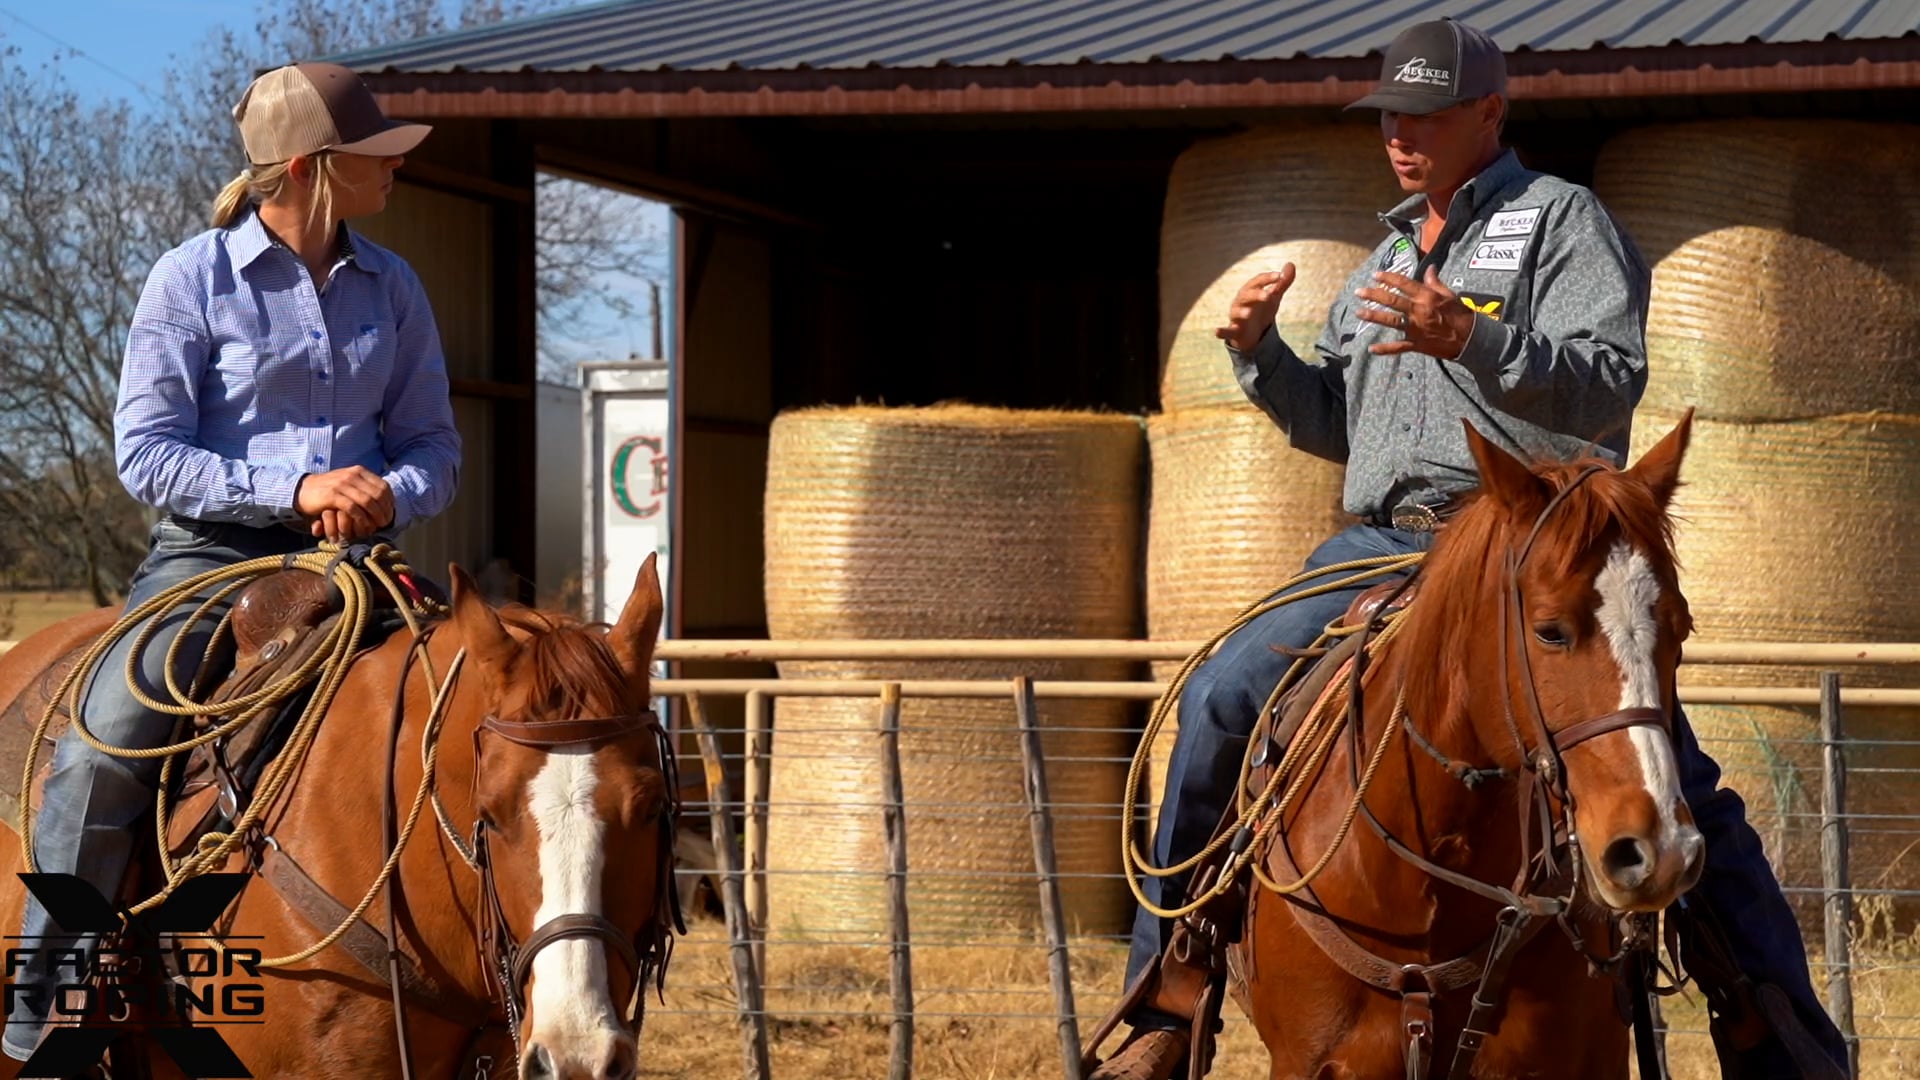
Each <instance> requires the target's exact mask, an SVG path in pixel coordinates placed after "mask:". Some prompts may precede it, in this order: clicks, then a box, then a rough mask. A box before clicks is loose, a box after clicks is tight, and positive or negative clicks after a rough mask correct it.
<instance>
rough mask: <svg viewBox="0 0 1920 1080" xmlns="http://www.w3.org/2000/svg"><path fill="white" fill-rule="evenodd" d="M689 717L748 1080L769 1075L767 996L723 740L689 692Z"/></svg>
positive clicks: (765, 1079) (764, 1079)
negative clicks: (703, 784) (732, 818)
mask: <svg viewBox="0 0 1920 1080" xmlns="http://www.w3.org/2000/svg"><path fill="white" fill-rule="evenodd" d="M687 717H688V718H689V719H690V720H692V721H693V729H694V733H695V734H696V736H697V737H698V741H699V743H700V760H701V763H702V764H704V765H705V766H706V772H707V806H708V809H709V812H710V815H711V817H712V821H713V851H714V855H715V857H716V858H718V859H719V860H720V875H721V876H720V882H721V884H720V899H721V905H722V907H724V908H725V910H726V913H727V939H728V940H729V941H730V942H732V945H733V948H732V956H733V989H734V995H735V996H736V997H737V998H738V999H739V1002H740V1040H741V1043H742V1048H743V1051H744V1053H745V1057H746V1070H745V1075H746V1080H771V1077H772V1070H771V1067H770V1066H769V1065H768V1062H767V998H766V994H765V993H764V992H763V991H762V989H761V984H760V976H759V973H758V972H757V971H755V970H754V966H753V931H752V929H751V928H749V927H748V925H747V898H746V893H745V888H744V883H743V882H742V881H741V877H742V875H741V873H740V841H739V839H738V838H737V837H735V836H734V835H733V827H732V826H731V825H730V824H729V823H728V821H727V807H728V806H730V805H732V802H733V800H732V798H731V797H730V792H729V791H728V788H727V773H726V766H725V762H724V761H723V760H722V758H721V756H720V740H719V739H717V738H715V737H714V733H713V728H712V726H711V725H709V724H708V723H707V710H706V706H705V704H704V703H703V702H702V701H701V700H700V695H699V694H688V695H687Z"/></svg>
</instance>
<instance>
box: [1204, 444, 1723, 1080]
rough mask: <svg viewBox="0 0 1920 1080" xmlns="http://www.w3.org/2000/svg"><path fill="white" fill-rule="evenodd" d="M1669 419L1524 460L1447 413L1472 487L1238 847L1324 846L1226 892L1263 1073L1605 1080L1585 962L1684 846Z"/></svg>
mask: <svg viewBox="0 0 1920 1080" xmlns="http://www.w3.org/2000/svg"><path fill="white" fill-rule="evenodd" d="M1690 425H1691V414H1689V415H1688V416H1687V417H1686V418H1683V419H1682V420H1681V422H1680V424H1679V426H1677V427H1676V428H1675V429H1674V430H1673V431H1672V432H1670V433H1669V434H1668V435H1667V436H1666V437H1665V438H1664V439H1663V440H1662V441H1661V442H1660V443H1659V444H1658V445H1657V446H1655V447H1653V448H1652V449H1651V450H1649V451H1648V452H1647V453H1646V454H1645V455H1644V456H1643V457H1642V458H1641V459H1640V460H1639V461H1638V462H1637V463H1636V464H1634V465H1633V466H1632V467H1631V468H1629V469H1625V470H1621V469H1616V468H1614V467H1612V466H1610V465H1606V464H1602V463H1599V462H1597V461H1585V462H1577V463H1573V464H1565V463H1552V464H1538V465H1534V466H1528V465H1525V464H1523V463H1522V462H1520V461H1519V460H1517V459H1515V458H1513V457H1511V456H1509V455H1508V454H1507V453H1506V452H1504V451H1502V450H1501V449H1499V448H1497V447H1495V446H1494V445H1493V444H1492V443H1490V442H1488V441H1487V440H1485V439H1484V438H1482V437H1481V436H1480V435H1479V434H1478V433H1477V432H1476V431H1474V430H1473V428H1472V426H1471V425H1467V429H1466V435H1467V439H1468V441H1469V443H1470V445H1471V448H1472V452H1473V455H1474V458H1475V460H1476V461H1477V462H1478V464H1479V467H1480V476H1481V486H1480V488H1479V490H1478V492H1477V493H1476V494H1475V495H1474V496H1473V497H1471V498H1470V499H1469V501H1468V503H1467V504H1466V505H1465V506H1464V507H1462V508H1461V509H1460V511H1459V512H1458V513H1457V514H1456V515H1455V516H1454V517H1453V518H1452V519H1451V521H1450V522H1449V523H1448V524H1447V526H1446V527H1445V528H1444V529H1443V530H1441V532H1440V534H1439V535H1438V536H1437V537H1436V539H1435V543H1434V546H1433V549H1432V551H1431V552H1430V553H1429V554H1428V556H1427V558H1426V560H1425V562H1424V564H1423V565H1422V567H1421V568H1420V570H1419V572H1418V574H1417V589H1418V595H1417V597H1416V598H1414V599H1413V600H1411V602H1410V603H1408V605H1407V606H1406V608H1405V611H1404V613H1403V614H1402V615H1401V616H1400V618H1401V619H1403V620H1404V625H1402V626H1398V627H1396V628H1395V639H1394V640H1393V641H1392V642H1391V643H1383V646H1384V647H1382V648H1381V649H1380V650H1379V651H1378V653H1377V654H1376V655H1375V657H1374V658H1373V659H1372V660H1371V662H1370V663H1369V664H1368V666H1367V670H1366V674H1365V676H1364V679H1363V681H1362V683H1361V687H1362V690H1363V693H1362V694H1361V695H1360V697H1359V700H1358V701H1357V702H1354V701H1347V702H1345V704H1344V707H1346V708H1348V709H1349V710H1350V711H1349V716H1350V717H1351V718H1352V719H1351V722H1350V724H1349V729H1350V730H1349V731H1348V732H1347V733H1346V735H1345V737H1343V738H1341V739H1340V740H1339V742H1338V744H1337V745H1336V746H1335V747H1333V748H1332V749H1331V750H1330V752H1329V756H1328V757H1327V758H1326V759H1324V761H1323V762H1322V763H1321V765H1320V766H1319V767H1318V770H1317V772H1315V773H1313V774H1312V787H1311V788H1310V789H1309V790H1308V791H1306V792H1305V793H1304V794H1303V796H1302V797H1301V798H1300V799H1298V800H1297V801H1296V802H1295V803H1294V804H1293V805H1292V806H1291V807H1289V809H1288V812H1287V814H1286V815H1285V816H1284V818H1283V820H1282V827H1281V829H1280V830H1278V831H1277V832H1275V833H1274V834H1273V836H1272V838H1271V842H1270V843H1269V844H1268V846H1267V848H1266V849H1265V850H1264V851H1261V852H1257V855H1258V858H1259V859H1260V860H1261V862H1260V865H1261V867H1262V869H1263V870H1264V872H1265V874H1266V875H1267V877H1268V878H1269V880H1270V882H1271V883H1272V884H1275V885H1284V884H1285V883H1290V882H1294V881H1297V880H1298V878H1299V877H1300V870H1299V869H1298V868H1300V867H1309V866H1313V865H1314V864H1315V863H1317V862H1318V861H1319V859H1320V857H1321V855H1322V853H1324V852H1325V851H1326V850H1327V849H1328V848H1329V846H1331V845H1336V844H1338V846H1337V849H1336V850H1335V852H1334V854H1333V857H1332V859H1331V861H1329V862H1328V863H1327V864H1326V866H1325V868H1324V870H1323V872H1321V873H1320V874H1319V876H1318V877H1316V878H1314V879H1313V881H1312V882H1311V885H1310V886H1309V887H1308V888H1306V889H1304V890H1301V891H1299V892H1296V893H1293V894H1291V895H1283V894H1281V893H1278V892H1275V891H1271V890H1270V889H1269V888H1266V887H1263V886H1262V885H1261V884H1260V883H1258V882H1254V883H1250V884H1249V886H1248V887H1249V890H1250V894H1249V895H1250V907H1249V910H1248V912H1247V921H1246V923H1245V934H1244V936H1243V938H1242V940H1241V941H1240V942H1239V943H1238V945H1236V946H1235V947H1234V948H1233V951H1232V956H1231V962H1232V964H1233V965H1234V967H1235V968H1236V969H1237V973H1238V975H1239V977H1240V981H1241V983H1242V987H1241V988H1240V992H1241V993H1243V994H1244V997H1242V998H1241V1004H1242V1005H1243V1007H1245V1008H1246V1010H1247V1012H1248V1013H1249V1015H1250V1016H1251V1018H1252V1020H1253V1022H1254V1025H1255V1027H1256V1028H1257V1030H1258V1031H1259V1033H1260V1036H1261V1038H1262V1039H1263V1040H1264V1041H1265V1043H1266V1045H1267V1048H1268V1050H1269V1051H1270V1053H1271V1055H1272V1060H1273V1071H1272V1075H1273V1076H1274V1077H1276V1078H1277V1077H1326V1078H1335V1077H1339V1078H1347V1077H1402V1076H1409V1075H1429V1074H1431V1075H1435V1076H1449V1075H1450V1076H1454V1077H1464V1076H1466V1075H1472V1076H1475V1077H1479V1078H1481V1080H1491V1078H1502V1077H1545V1076H1552V1077H1567V1078H1579V1077H1621V1076H1624V1075H1625V1074H1626V1072H1627V1066H1628V1027H1627V1026H1626V1024H1625V1023H1624V1020H1625V1017H1623V1015H1622V1013H1621V1010H1620V1008H1619V1007H1618V1006H1617V1004H1616V987H1615V984H1614V982H1613V981H1612V980H1610V979H1602V978H1594V977H1590V976H1591V975H1593V974H1595V973H1596V972H1601V973H1605V972H1613V971H1615V969H1616V968H1617V967H1618V965H1619V961H1620V959H1621V957H1622V956H1623V954H1624V947H1623V946H1624V943H1625V938H1626V935H1628V934H1629V933H1631V932H1633V931H1638V932H1639V933H1641V934H1642V935H1647V936H1650V931H1648V929H1647V927H1646V925H1645V924H1646V922H1647V919H1648V917H1647V916H1646V915H1644V914H1642V915H1638V916H1628V915H1627V914H1626V913H1655V912H1659V911H1661V910H1663V909H1665V908H1666V907H1667V906H1668V905H1669V904H1671V903H1672V902H1673V901H1674V900H1675V899H1676V898H1677V897H1678V896H1679V895H1680V894H1681V893H1683V892H1685V891H1686V890H1687V889H1689V888H1691V887H1692V886H1693V884H1694V882H1695V881H1696V880H1697V879H1698V877H1699V874H1700V871H1701V868H1702V862H1703V848H1704V845H1703V843H1702V840H1701V836H1700V833H1699V831H1698V830H1697V829H1696V828H1695V827H1694V824H1693V819H1692V816H1691V814H1690V813H1689V811H1688V809H1687V806H1686V804H1685V802H1684V801H1683V799H1682V797H1681V793H1680V789H1679V785H1678V782H1677V769H1676V766H1675V757H1674V749H1673V743H1672V740H1671V717H1672V715H1673V711H1674V708H1675V698H1674V671H1675V668H1676V666H1677V665H1678V664H1679V660H1680V647H1681V642H1682V641H1683V640H1684V639H1685V638H1686V636H1687V634H1688V632H1689V629H1690V617H1689V615H1688V611H1687V605H1686V600H1685V599H1684V598H1683V597H1682V596H1681V593H1680V590H1679V587H1678V583H1677V579H1676V570H1675V560H1674V553H1673V544H1672V525H1671V523H1670V520H1669V518H1668V516H1667V508H1668V504H1669V500H1670V499H1671V497H1672V495H1673V492H1674V489H1675V487H1676V485H1677V483H1678V478H1679V471H1680V463H1681V459H1682V457H1683V456H1684V454H1685V451H1686V445H1687V438H1688V432H1689V430H1690ZM1337 698H1338V695H1336V700H1337ZM1336 707H1340V706H1336ZM1376 757H1377V759H1378V760H1377V764H1376V765H1375V767H1374V768H1373V770H1372V771H1371V772H1369V771H1368V765H1369V762H1370V761H1373V760H1374V759H1375V758H1376ZM1369 777H1370V779H1368V778H1369ZM1256 779H1258V773H1257V772H1256ZM1463 781H1464V782H1463ZM1256 787H1257V784H1256ZM1356 792H1359V793H1360V795H1359V797H1358V798H1357V799H1356ZM1356 807H1357V809H1358V811H1359V813H1358V815H1355V814H1354V813H1352V812H1350V810H1351V809H1353V808H1356ZM1516 808H1517V813H1516ZM1343 820H1344V821H1347V822H1349V823H1350V835H1347V836H1346V839H1345V840H1344V843H1340V842H1338V841H1336V839H1335V838H1336V834H1338V833H1341V832H1342V831H1343V830H1342V822H1343ZM1542 930H1548V931H1549V932H1546V933H1542V932H1540V931H1542ZM1569 939H1571V941H1570V940H1569ZM1645 940H1646V938H1645V936H1643V937H1642V939H1641V943H1643V944H1644V942H1645ZM1636 962H1637V960H1636ZM1476 997H1479V998H1480V999H1482V1000H1483V1001H1484V1005H1481V1006H1478V1007H1476V1005H1475V999H1476ZM1643 1000H1644V998H1643ZM1463 1033H1466V1035H1467V1037H1466V1038H1464V1039H1463V1038H1462V1035H1463Z"/></svg>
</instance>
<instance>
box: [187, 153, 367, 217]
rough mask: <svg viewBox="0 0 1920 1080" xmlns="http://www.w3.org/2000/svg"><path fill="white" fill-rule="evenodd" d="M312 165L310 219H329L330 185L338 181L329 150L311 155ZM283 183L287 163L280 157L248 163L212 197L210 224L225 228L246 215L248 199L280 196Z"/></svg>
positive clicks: (259, 199) (285, 183)
mask: <svg viewBox="0 0 1920 1080" xmlns="http://www.w3.org/2000/svg"><path fill="white" fill-rule="evenodd" d="M310 160H311V161H312V162H313V168H314V181H315V182H314V190H313V196H312V199H311V201H310V202H309V203H308V204H307V213H308V217H309V220H310V221H319V222H331V221H332V220H333V192H334V186H335V185H336V184H338V183H340V178H339V174H338V173H336V172H335V171H334V164H333V154H332V153H331V152H328V151H324V150H323V151H321V152H320V153H318V154H314V155H312V157H311V159H310ZM286 187H287V163H286V162H284V161H282V162H278V163H276V164H273V165H251V166H248V167H247V168H245V169H242V170H241V171H240V175H239V176H236V177H234V178H233V179H231V180H229V181H227V186H226V187H223V188H221V189H220V194H219V195H216V196H214V200H213V219H212V220H213V227H214V228H216V229H228V228H232V227H233V225H234V224H235V223H236V222H238V221H239V220H240V219H241V218H242V217H244V216H245V215H246V212H247V207H248V205H249V204H251V203H264V202H272V201H273V200H275V199H278V198H279V197H280V194H281V192H282V191H284V190H285V189H286Z"/></svg>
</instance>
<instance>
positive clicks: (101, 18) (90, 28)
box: [0, 0, 253, 97]
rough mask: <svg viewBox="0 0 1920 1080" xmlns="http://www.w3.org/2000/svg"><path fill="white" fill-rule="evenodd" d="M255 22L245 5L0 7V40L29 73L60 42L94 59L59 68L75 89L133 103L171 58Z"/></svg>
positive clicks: (31, 3)
mask: <svg viewBox="0 0 1920 1080" xmlns="http://www.w3.org/2000/svg"><path fill="white" fill-rule="evenodd" d="M252 14H253V5H252V4H251V3H249V2H246V0H226V2H222V0H60V2H57V3H56V2H50V0H0V34H4V35H5V37H6V40H7V43H8V44H10V45H12V46H14V47H16V48H18V49H19V50H20V54H21V60H22V61H23V62H25V63H26V64H28V65H29V66H33V65H37V64H38V63H39V62H40V61H43V60H51V59H53V58H54V57H55V56H56V55H58V54H59V53H60V52H62V51H63V50H62V48H61V46H60V45H59V44H56V43H55V41H53V40H52V39H53V38H58V39H59V40H61V41H64V42H65V43H66V44H67V45H70V46H72V47H73V48H75V49H79V50H82V51H83V52H85V53H86V55H87V56H88V57H91V58H92V59H91V60H88V59H83V58H80V57H74V58H71V59H70V60H69V61H68V62H66V63H64V64H63V65H62V67H63V70H64V71H65V74H66V76H67V79H68V81H69V82H71V83H72V84H73V86H74V87H75V88H76V89H78V90H80V91H81V92H82V93H86V94H89V95H94V94H97V95H99V96H102V97H116V96H117V97H135V96H137V95H138V91H137V90H136V88H135V84H136V83H139V84H143V85H145V86H147V87H149V88H151V89H153V90H155V91H156V92H157V91H158V89H159V88H160V86H161V84H162V82H163V75H164V73H165V72H166V70H167V67H168V65H169V63H170V61H171V58H172V57H173V56H175V55H184V54H186V53H187V52H189V51H191V50H192V48H193V46H195V45H196V44H198V43H199V42H200V40H201V39H202V38H204V37H206V36H207V34H208V33H210V32H212V31H213V30H215V29H216V28H218V27H219V26H221V25H222V24H226V23H231V24H234V25H244V24H246V23H248V22H251V21H252ZM109 69H111V70H109ZM116 72H117V74H116ZM122 76H124V77H122Z"/></svg>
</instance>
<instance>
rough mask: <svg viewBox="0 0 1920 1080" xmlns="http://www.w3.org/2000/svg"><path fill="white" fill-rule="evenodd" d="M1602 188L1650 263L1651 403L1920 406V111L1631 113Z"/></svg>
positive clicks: (1728, 409) (1727, 414)
mask: <svg viewBox="0 0 1920 1080" xmlns="http://www.w3.org/2000/svg"><path fill="white" fill-rule="evenodd" d="M1728 177H1739V181H1738V182H1737V183H1729V182H1728ZM1594 190H1595V192H1596V193H1597V194H1598V195H1599V196H1600V197H1601V199H1602V200H1603V201H1604V202H1605V203H1606V204H1607V206H1608V207H1609V208H1611V209H1612V210H1613V211H1614V213H1615V214H1617V215H1618V216H1619V218H1620V220H1621V222H1622V223H1623V224H1624V225H1625V226H1626V228H1627V231H1628V232H1629V233H1630V234H1631V235H1632V237H1633V239H1634V241H1635V242H1636V243H1637V244H1638V245H1639V247H1640V250H1641V253H1642V254H1643V255H1644V256H1645V257H1646V259H1647V261H1648V263H1649V264H1650V265H1651V266H1652V267H1653V297H1652V303H1651V306H1650V308H1649V311H1648V316H1647V349H1648V353H1649V362H1650V365H1651V372H1650V376H1649V381H1648V386H1647V393H1646V398H1645V402H1646V404H1647V405H1649V406H1652V407H1656V408H1662V409H1680V408H1685V407H1686V406H1688V405H1693V406H1696V407H1698V408H1699V410H1700V412H1701V415H1703V416H1707V417H1711V418H1714V419H1722V420H1789V419H1801V418H1806V417H1813V416H1825V415H1832V414H1838V413H1851V412H1863V411H1866V410H1870V409H1891V410H1894V411H1896V412H1901V413H1920V126H1916V125H1912V124H1890V123H1864V122H1861V123H1855V122H1829V121H1825V120H1821V121H1782V120H1727V121H1709V122H1701V123H1691V124H1674V125H1655V126H1648V127H1643V128H1636V129H1633V130H1631V131H1627V132H1625V133H1623V134H1621V135H1619V136H1617V137H1615V138H1614V139H1613V140H1611V141H1610V142H1608V143H1607V144H1606V146H1605V147H1604V148H1603V149H1602V150H1601V152H1600V156H1599V159H1598V161H1597V163H1596V165H1595V171H1594Z"/></svg>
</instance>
